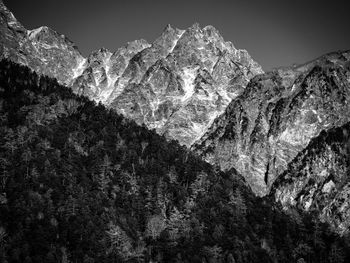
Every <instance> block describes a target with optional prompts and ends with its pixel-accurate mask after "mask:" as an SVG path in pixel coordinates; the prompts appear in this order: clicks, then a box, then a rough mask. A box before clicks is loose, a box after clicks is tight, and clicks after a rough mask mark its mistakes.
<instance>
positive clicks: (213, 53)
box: [0, 2, 263, 146]
mask: <svg viewBox="0 0 350 263" xmlns="http://www.w3.org/2000/svg"><path fill="white" fill-rule="evenodd" d="M0 15H1V16H0V30H1V36H0V52H1V57H2V58H8V59H10V60H12V61H14V62H18V63H20V64H23V65H26V66H28V67H30V68H31V69H33V70H35V71H36V72H38V73H39V74H45V75H48V76H50V77H54V78H56V79H57V80H58V81H59V82H60V83H61V84H64V85H67V86H70V87H72V89H73V90H74V91H75V92H76V93H79V94H84V95H87V96H88V97H89V98H91V99H93V100H95V101H96V102H102V103H103V104H105V105H106V106H108V107H111V108H114V109H116V110H117V111H118V112H120V113H122V114H123V115H125V116H127V117H129V118H131V119H134V120H135V121H136V122H137V123H139V124H145V125H146V126H147V127H148V128H150V129H155V130H156V131H157V132H158V133H160V134H164V135H165V136H167V137H168V138H170V139H176V140H178V141H179V142H180V143H181V144H184V145H187V146H190V145H191V144H192V143H193V142H194V141H196V140H198V139H199V138H200V137H201V136H202V135H203V134H204V132H205V131H206V129H207V128H208V127H209V126H210V125H211V123H212V122H213V120H214V119H215V118H216V117H217V116H218V115H220V114H221V113H222V112H223V111H224V110H225V108H226V106H227V105H228V104H229V103H230V101H231V100H232V99H233V98H235V97H237V96H238V95H239V94H241V93H242V92H243V90H244V88H245V87H246V85H247V83H248V81H249V80H250V79H251V78H252V77H254V76H256V75H257V74H261V73H263V71H262V68H261V67H260V66H259V65H258V64H257V63H256V62H255V61H254V60H253V59H252V58H251V57H250V56H249V54H248V53H247V51H245V50H239V49H236V48H235V47H234V46H233V44H232V43H231V42H225V41H224V39H223V38H222V36H221V35H220V34H219V32H218V31H217V30H216V29H215V28H214V27H212V26H206V27H204V28H200V27H199V25H198V24H194V25H193V26H192V27H190V28H188V29H186V30H180V29H175V28H172V27H171V26H170V25H168V26H167V27H166V28H165V29H164V31H163V33H162V34H161V35H160V36H159V38H158V39H156V40H155V41H154V42H153V43H148V42H147V41H145V40H136V41H133V42H130V43H128V44H127V45H126V46H124V47H122V48H119V49H118V50H117V51H115V52H111V51H109V50H106V49H100V50H97V51H95V52H93V53H91V54H90V55H89V56H88V57H87V58H85V57H83V56H82V55H81V54H80V52H79V51H78V49H77V48H76V47H75V45H74V44H73V43H72V42H71V41H70V40H68V39H67V38H66V37H65V36H63V35H60V34H58V33H57V32H55V31H53V30H51V29H49V28H47V27H40V28H38V29H34V30H26V29H25V28H24V27H23V26H22V25H21V24H20V23H19V22H18V21H17V20H16V19H15V17H14V16H13V14H12V13H11V12H10V11H9V10H8V9H7V8H6V7H5V5H4V4H3V3H2V2H0Z"/></svg>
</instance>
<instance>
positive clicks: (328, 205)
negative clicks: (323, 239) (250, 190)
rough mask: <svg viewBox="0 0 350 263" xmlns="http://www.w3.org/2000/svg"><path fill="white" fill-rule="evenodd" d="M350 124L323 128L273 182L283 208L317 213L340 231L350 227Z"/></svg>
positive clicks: (273, 187) (273, 192)
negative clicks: (324, 129)
mask: <svg viewBox="0 0 350 263" xmlns="http://www.w3.org/2000/svg"><path fill="white" fill-rule="evenodd" d="M349 175H350V123H347V124H345V125H344V126H341V127H338V128H333V129H330V130H328V131H322V132H321V134H320V135H319V136H318V137H316V138H314V139H312V140H311V142H310V143H309V145H308V146H307V147H306V148H305V149H304V150H303V151H302V152H300V153H299V154H298V155H297V156H296V157H295V158H294V159H293V161H292V162H290V164H289V165H288V168H287V170H286V171H285V172H284V173H283V174H282V175H280V176H279V178H278V179H277V180H276V181H275V182H274V184H273V185H272V189H271V193H270V195H271V196H272V197H273V198H274V200H276V201H278V202H280V203H281V204H282V205H283V207H285V208H290V207H293V206H294V207H298V208H300V209H302V210H304V211H307V212H311V213H316V214H317V216H318V217H319V218H320V219H321V220H322V221H323V222H328V223H329V224H330V225H332V227H333V229H336V230H337V231H338V232H340V233H341V234H344V233H345V232H348V231H349V226H350V203H349V197H350V176H349Z"/></svg>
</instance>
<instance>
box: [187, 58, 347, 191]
mask: <svg viewBox="0 0 350 263" xmlns="http://www.w3.org/2000/svg"><path fill="white" fill-rule="evenodd" d="M349 61H350V52H336V53H331V54H328V55H325V56H323V57H321V58H319V59H317V60H315V61H313V62H310V63H307V64H304V65H302V66H297V67H292V68H284V69H278V70H275V71H273V72H270V73H266V74H264V75H259V76H256V77H255V78H253V79H252V80H251V81H250V83H249V84H248V86H247V88H246V89H245V90H244V92H243V93H242V94H241V95H240V96H238V97H237V98H236V99H234V100H233V101H232V102H231V103H230V105H229V106H228V107H227V109H226V110H225V112H224V113H223V114H222V115H221V116H220V117H218V118H217V119H216V120H215V121H214V123H213V125H212V126H211V127H210V128H209V130H208V132H207V133H206V134H205V135H204V136H203V137H202V138H201V139H200V140H199V141H198V142H196V143H195V145H193V148H192V149H193V150H194V151H195V152H196V153H197V154H199V155H201V156H202V157H203V158H204V159H206V160H207V161H209V162H210V163H217V164H219V165H220V167H221V168H222V169H223V170H229V169H231V168H232V167H234V168H236V169H237V170H238V171H239V172H240V173H241V174H242V175H243V176H244V177H245V178H246V179H247V181H248V183H249V184H250V185H251V187H252V189H253V191H254V192H255V193H256V194H258V195H265V194H267V193H268V192H269V189H270V187H271V185H272V183H273V182H274V181H275V179H276V177H277V176H278V175H279V174H281V173H282V172H283V171H285V170H286V168H287V165H288V163H289V162H290V161H292V160H293V158H294V157H295V156H296V155H297V154H298V153H299V152H300V151H301V150H303V149H304V148H305V147H306V146H307V145H308V143H309V142H310V140H311V139H312V138H314V137H316V136H318V135H319V133H320V132H321V131H322V130H328V129H331V128H333V127H338V126H341V125H343V124H345V123H346V122H348V121H350V104H349V101H350V62H349Z"/></svg>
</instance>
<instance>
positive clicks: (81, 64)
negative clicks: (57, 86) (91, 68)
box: [72, 58, 86, 79]
mask: <svg viewBox="0 0 350 263" xmlns="http://www.w3.org/2000/svg"><path fill="white" fill-rule="evenodd" d="M85 63H86V59H85V58H81V60H80V62H79V63H78V66H77V67H76V68H74V69H73V77H72V78H73V79H76V78H77V77H79V76H80V75H81V74H83V72H84V70H85Z"/></svg>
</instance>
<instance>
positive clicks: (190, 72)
mask: <svg viewBox="0 0 350 263" xmlns="http://www.w3.org/2000/svg"><path fill="white" fill-rule="evenodd" d="M196 72H197V69H196V68H184V69H183V75H182V79H183V81H184V85H183V90H184V92H185V95H184V96H183V97H182V98H181V101H182V102H184V101H186V100H188V99H189V98H191V97H192V95H193V93H194V80H195V78H196V76H197V74H196Z"/></svg>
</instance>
